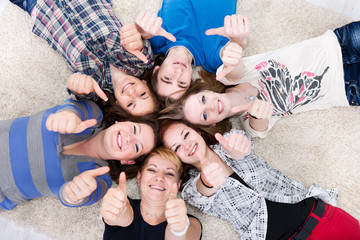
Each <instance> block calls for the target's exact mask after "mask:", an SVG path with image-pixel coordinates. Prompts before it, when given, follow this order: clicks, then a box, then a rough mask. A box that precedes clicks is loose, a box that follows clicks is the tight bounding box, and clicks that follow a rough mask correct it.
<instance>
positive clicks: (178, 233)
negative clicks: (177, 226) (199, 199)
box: [170, 216, 190, 237]
mask: <svg viewBox="0 0 360 240" xmlns="http://www.w3.org/2000/svg"><path fill="white" fill-rule="evenodd" d="M189 226H190V221H189V217H188V216H186V227H185V229H184V230H183V231H181V232H175V231H174V230H172V229H170V232H171V233H172V234H174V235H175V236H177V237H181V236H184V235H185V233H186V232H187V230H188V228H189Z"/></svg>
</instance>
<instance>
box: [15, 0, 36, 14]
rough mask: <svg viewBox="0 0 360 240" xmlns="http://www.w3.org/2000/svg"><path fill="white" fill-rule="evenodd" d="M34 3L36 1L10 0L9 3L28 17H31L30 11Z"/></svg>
mask: <svg viewBox="0 0 360 240" xmlns="http://www.w3.org/2000/svg"><path fill="white" fill-rule="evenodd" d="M36 1H37V0H10V2H12V3H13V4H15V5H18V6H19V7H20V8H22V9H23V10H24V11H26V12H28V13H29V15H31V11H32V9H33V8H34V7H35V4H36Z"/></svg>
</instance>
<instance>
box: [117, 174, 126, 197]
mask: <svg viewBox="0 0 360 240" xmlns="http://www.w3.org/2000/svg"><path fill="white" fill-rule="evenodd" d="M118 188H119V190H120V191H121V192H122V193H123V194H124V195H125V196H126V195H127V189H126V174H125V172H121V173H120V176H119V186H118Z"/></svg>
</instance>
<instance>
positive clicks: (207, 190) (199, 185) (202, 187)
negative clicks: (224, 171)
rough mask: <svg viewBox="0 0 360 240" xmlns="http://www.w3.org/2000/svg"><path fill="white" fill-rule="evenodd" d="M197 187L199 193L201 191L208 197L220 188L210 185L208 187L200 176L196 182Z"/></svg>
mask: <svg viewBox="0 0 360 240" xmlns="http://www.w3.org/2000/svg"><path fill="white" fill-rule="evenodd" d="M196 189H197V190H198V192H199V193H201V195H203V196H206V197H210V196H212V195H213V194H214V193H216V191H217V190H218V189H219V188H215V187H211V188H209V187H206V186H205V185H204V184H203V183H202V181H201V179H200V177H199V179H198V180H197V182H196Z"/></svg>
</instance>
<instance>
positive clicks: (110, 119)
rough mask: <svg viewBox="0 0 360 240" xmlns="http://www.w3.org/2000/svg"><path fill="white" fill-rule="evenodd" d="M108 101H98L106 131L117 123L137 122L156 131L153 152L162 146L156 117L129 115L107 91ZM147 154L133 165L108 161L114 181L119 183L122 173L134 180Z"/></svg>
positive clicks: (137, 159)
mask: <svg viewBox="0 0 360 240" xmlns="http://www.w3.org/2000/svg"><path fill="white" fill-rule="evenodd" d="M105 93H106V95H107V97H108V101H107V102H105V101H103V100H101V99H99V100H98V101H97V104H98V105H99V107H100V109H101V110H102V112H103V125H104V129H106V128H108V127H110V126H112V125H113V124H115V123H116V122H126V121H130V122H136V123H142V124H147V125H149V126H150V127H151V128H152V129H153V131H154V147H153V149H151V151H152V150H154V149H155V148H157V147H158V146H159V145H160V138H159V123H158V121H156V118H155V115H151V114H150V115H147V116H133V115H131V114H129V113H127V112H126V111H125V110H123V109H121V108H119V107H118V106H117V104H116V100H115V97H114V95H113V94H112V93H110V92H107V91H105ZM146 156H147V154H145V155H142V156H140V157H138V158H136V159H134V161H135V164H133V165H122V164H121V162H120V161H119V160H111V159H110V160H107V163H108V164H109V167H110V176H111V177H112V179H113V180H114V181H115V182H116V183H118V181H119V174H120V172H122V171H124V172H125V173H126V177H127V178H133V177H135V176H136V174H137V172H138V170H139V168H140V166H141V162H142V161H144V159H145V158H146Z"/></svg>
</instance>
